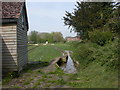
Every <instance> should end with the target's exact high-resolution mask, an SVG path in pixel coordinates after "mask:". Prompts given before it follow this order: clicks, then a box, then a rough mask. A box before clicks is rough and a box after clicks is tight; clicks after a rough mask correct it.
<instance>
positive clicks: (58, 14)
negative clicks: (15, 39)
mask: <svg viewBox="0 0 120 90" xmlns="http://www.w3.org/2000/svg"><path fill="white" fill-rule="evenodd" d="M75 4H76V3H75V2H27V13H28V19H29V32H30V31H33V30H36V31H38V32H61V33H62V34H63V36H64V37H66V36H76V34H75V33H74V32H72V33H70V30H69V29H68V28H67V26H64V21H63V20H62V18H63V16H64V15H65V11H69V12H72V11H73V9H74V8H75ZM29 32H28V33H29Z"/></svg>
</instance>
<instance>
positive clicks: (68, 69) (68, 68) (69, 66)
mask: <svg viewBox="0 0 120 90" xmlns="http://www.w3.org/2000/svg"><path fill="white" fill-rule="evenodd" d="M65 52H66V53H67V55H68V59H67V63H66V64H64V65H63V66H62V67H61V68H62V70H63V71H64V72H65V73H76V72H77V70H76V68H75V65H74V62H73V60H72V58H71V57H70V51H65Z"/></svg>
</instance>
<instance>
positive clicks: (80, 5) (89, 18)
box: [63, 1, 120, 39]
mask: <svg viewBox="0 0 120 90" xmlns="http://www.w3.org/2000/svg"><path fill="white" fill-rule="evenodd" d="M75 6H76V8H75V9H74V11H73V12H72V13H70V12H67V11H66V14H65V16H64V17H63V20H64V24H65V25H66V26H68V28H69V29H70V30H71V31H75V32H77V33H78V35H80V36H81V37H82V38H83V39H86V38H87V39H89V36H88V33H89V32H91V31H94V30H96V29H101V30H102V31H104V30H106V28H107V29H109V30H110V29H111V30H113V31H115V32H119V31H118V30H119V29H118V28H119V26H120V25H119V23H118V22H119V21H120V16H119V15H120V14H119V12H120V11H119V10H120V5H119V3H113V2H80V1H78V2H77V4H76V5H75ZM111 24H112V25H111Z"/></svg>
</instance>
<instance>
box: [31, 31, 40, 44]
mask: <svg viewBox="0 0 120 90" xmlns="http://www.w3.org/2000/svg"><path fill="white" fill-rule="evenodd" d="M37 35H38V32H37V31H31V33H30V36H29V38H30V41H33V42H34V44H36V43H37V38H38V36H37Z"/></svg>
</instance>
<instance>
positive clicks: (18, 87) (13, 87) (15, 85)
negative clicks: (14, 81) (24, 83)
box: [11, 85, 21, 88]
mask: <svg viewBox="0 0 120 90" xmlns="http://www.w3.org/2000/svg"><path fill="white" fill-rule="evenodd" d="M11 88H21V87H20V86H16V85H15V86H12V87H11Z"/></svg>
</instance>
